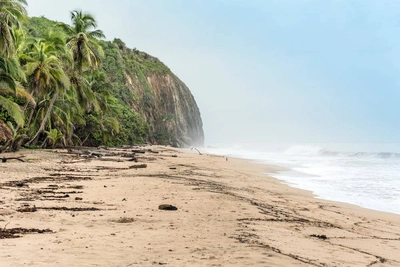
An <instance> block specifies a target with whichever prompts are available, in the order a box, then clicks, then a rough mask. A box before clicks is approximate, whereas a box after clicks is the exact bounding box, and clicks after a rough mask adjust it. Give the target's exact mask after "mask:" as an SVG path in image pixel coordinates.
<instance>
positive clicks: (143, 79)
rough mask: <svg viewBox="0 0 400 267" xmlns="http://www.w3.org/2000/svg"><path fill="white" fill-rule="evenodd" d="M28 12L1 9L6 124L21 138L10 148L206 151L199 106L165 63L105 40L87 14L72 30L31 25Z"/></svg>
mask: <svg viewBox="0 0 400 267" xmlns="http://www.w3.org/2000/svg"><path fill="white" fill-rule="evenodd" d="M24 4H26V2H25V1H24V0H5V1H1V3H0V26H1V27H0V30H1V31H4V32H2V38H1V39H0V120H3V121H6V122H7V124H8V125H9V126H10V128H11V129H12V130H13V132H14V133H13V138H12V139H13V140H9V141H10V143H12V142H13V141H14V142H15V141H16V140H17V139H18V141H20V140H24V141H25V143H26V144H27V145H41V146H42V147H54V146H58V145H89V146H98V145H107V146H117V145H122V144H134V143H142V142H146V141H148V142H152V143H153V142H157V143H159V144H171V145H175V146H183V145H191V143H193V144H194V143H196V142H198V143H199V144H200V143H202V140H203V132H202V124H201V118H200V113H199V111H198V108H197V105H196V103H195V101H194V99H193V97H192V95H191V94H190V91H189V90H188V89H187V87H186V86H185V85H184V84H183V83H182V82H181V81H180V80H179V79H178V78H177V77H176V76H175V75H174V74H173V73H172V72H171V71H170V69H169V68H168V67H167V66H165V65H164V64H163V63H162V62H161V61H159V60H158V59H157V58H155V57H152V56H150V55H148V54H146V53H144V52H141V51H139V50H136V49H129V48H127V47H126V45H125V43H124V42H123V41H122V40H120V39H115V40H114V41H112V42H110V41H105V40H100V39H101V38H103V37H104V35H103V33H102V31H101V30H99V29H97V25H96V21H95V20H94V19H93V17H92V16H91V15H90V14H88V13H84V12H81V11H73V12H71V25H67V24H64V23H58V22H55V21H51V20H48V19H47V18H44V17H40V18H28V17H27V16H26V11H25V9H24ZM3 37H4V38H3ZM176 101H178V102H182V103H175V102H176ZM193 106H194V108H193ZM193 110H194V111H193ZM0 130H1V129H0ZM14 147H15V146H14ZM4 148H5V147H4V146H3V149H4ZM0 152H1V150H0Z"/></svg>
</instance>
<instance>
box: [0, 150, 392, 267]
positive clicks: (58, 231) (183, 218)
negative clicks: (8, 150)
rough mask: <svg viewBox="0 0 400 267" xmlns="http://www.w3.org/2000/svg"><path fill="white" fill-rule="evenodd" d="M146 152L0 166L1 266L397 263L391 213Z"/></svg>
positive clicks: (192, 155) (257, 171)
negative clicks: (133, 155) (130, 157)
mask: <svg viewBox="0 0 400 267" xmlns="http://www.w3.org/2000/svg"><path fill="white" fill-rule="evenodd" d="M151 149H152V150H153V151H158V152H159V153H158V154H155V153H149V152H147V153H146V154H141V155H140V156H139V157H138V159H139V162H138V163H135V162H130V161H127V159H128V158H123V157H121V156H120V154H121V153H125V152H129V150H128V149H113V150H110V153H111V152H112V153H117V155H115V156H108V157H103V158H102V159H101V160H100V159H86V158H84V157H79V156H75V155H71V154H67V153H65V152H66V150H57V151H56V150H44V151H43V150H41V151H22V153H23V154H24V155H25V156H26V157H25V159H26V160H27V162H19V161H16V160H10V161H7V162H6V163H0V228H1V230H0V266H2V267H3V266H158V265H165V266H191V267H193V266H376V267H378V266H400V216H399V215H394V214H390V213H383V212H377V211H371V210H366V209H362V208H359V207H357V206H353V205H347V204H343V203H337V202H329V201H324V200H320V199H315V198H313V196H312V194H311V193H310V192H307V191H303V190H299V189H294V188H291V187H288V186H286V185H284V184H282V183H280V182H279V181H278V180H276V179H274V178H272V177H270V176H268V175H266V174H263V173H267V172H268V173H273V172H274V171H277V170H279V168H277V167H274V166H266V165H257V164H253V163H249V162H247V161H245V160H239V159H234V158H229V159H228V160H226V158H224V157H219V156H212V155H199V154H198V153H197V152H192V151H185V150H178V149H172V148H166V147H161V146H152V147H151ZM173 155H176V156H177V157H173ZM0 157H1V155H0ZM143 163H145V164H147V168H140V169H129V168H128V167H129V166H132V165H137V164H143ZM160 204H171V205H174V206H176V207H177V208H178V210H176V211H166V210H160V209H158V206H159V205H160ZM46 208H47V209H46ZM57 208H58V209H57ZM93 208H94V209H98V210H91V209H93ZM18 210H19V211H18ZM18 228H24V229H31V230H30V231H31V233H25V234H16V236H19V237H18V238H5V237H10V234H11V233H12V232H13V231H18ZM32 229H33V230H32ZM35 229H36V230H35ZM44 229H49V230H51V231H52V232H42V233H37V230H44ZM19 231H21V230H19ZM35 231H36V233H35ZM39 232H41V231H39Z"/></svg>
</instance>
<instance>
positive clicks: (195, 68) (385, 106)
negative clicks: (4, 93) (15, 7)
mask: <svg viewBox="0 0 400 267" xmlns="http://www.w3.org/2000/svg"><path fill="white" fill-rule="evenodd" d="M28 5H29V6H28V13H29V15H30V16H42V15H43V16H45V17H47V18H49V19H52V20H56V21H63V22H66V23H69V22H70V13H69V12H70V11H72V10H76V9H81V10H83V11H85V12H89V13H91V14H92V15H94V17H95V18H96V20H97V22H98V27H99V29H101V30H103V32H104V33H105V35H106V38H107V40H113V39H114V38H120V39H122V40H123V41H124V42H125V43H126V44H127V46H128V47H131V48H137V49H139V50H141V51H145V52H147V53H149V54H151V55H153V56H156V57H158V58H159V59H160V60H161V61H162V62H164V63H165V64H166V65H167V66H168V67H169V68H170V69H171V70H172V71H173V72H174V73H175V74H176V75H177V76H178V77H179V78H180V79H181V80H182V81H183V82H184V83H185V84H186V85H187V86H188V87H189V88H190V90H191V92H192V94H193V95H194V97H195V99H196V102H197V104H198V106H199V108H200V112H201V115H202V119H203V126H204V132H205V139H206V144H213V143H221V142H225V143H336V142H337V143H354V142H357V143H360V142H362V143H383V142H387V143H400V123H399V118H400V105H399V103H400V90H399V87H400V75H399V74H400V60H399V59H400V1H392V0H379V1H378V0H358V1H357V0H324V1H321V0H146V1H144V0H68V1H63V0H28Z"/></svg>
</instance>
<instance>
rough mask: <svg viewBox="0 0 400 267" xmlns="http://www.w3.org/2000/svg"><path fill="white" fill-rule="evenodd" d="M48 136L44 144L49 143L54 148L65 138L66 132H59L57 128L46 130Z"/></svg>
mask: <svg viewBox="0 0 400 267" xmlns="http://www.w3.org/2000/svg"><path fill="white" fill-rule="evenodd" d="M46 134H47V137H46V139H45V141H44V142H43V143H44V144H46V141H47V143H48V144H49V146H50V147H52V148H54V146H55V145H56V144H57V143H58V142H59V141H60V140H62V139H63V138H64V134H63V133H61V132H59V131H58V130H57V129H51V130H50V131H46Z"/></svg>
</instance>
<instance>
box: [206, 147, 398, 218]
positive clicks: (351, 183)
mask: <svg viewBox="0 0 400 267" xmlns="http://www.w3.org/2000/svg"><path fill="white" fill-rule="evenodd" d="M203 150H205V151H206V152H207V153H212V154H218V155H225V156H228V157H229V156H230V157H239V158H245V159H249V160H252V161H255V162H258V163H260V164H272V165H278V166H282V167H286V168H288V169H289V170H288V171H283V172H280V173H277V174H274V175H273V176H274V177H276V178H278V179H281V180H283V181H284V183H286V184H288V185H290V186H293V187H297V188H301V189H306V190H310V191H312V192H313V193H314V194H315V195H316V196H317V197H318V198H322V199H327V200H334V201H340V202H346V203H351V204H356V205H359V206H361V207H365V208H369V209H374V210H380V211H386V212H392V213H397V214H400V144H388V143H385V144H377V143H373V144H349V143H346V144H315V145H314V144H313V145H309V144H295V145H293V144H252V145H232V144H211V145H209V146H207V147H206V148H203Z"/></svg>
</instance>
